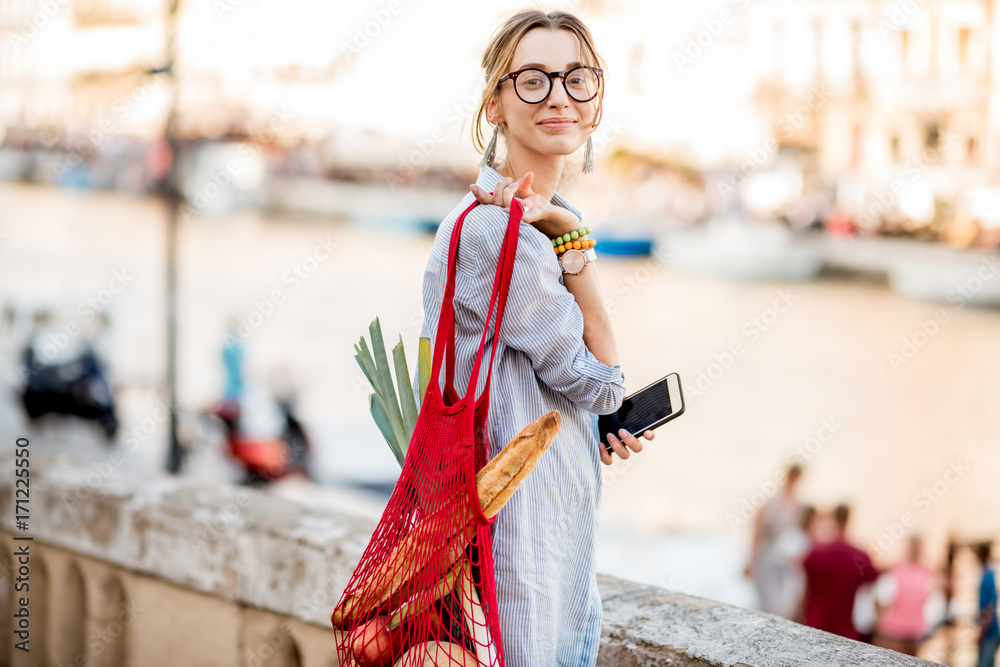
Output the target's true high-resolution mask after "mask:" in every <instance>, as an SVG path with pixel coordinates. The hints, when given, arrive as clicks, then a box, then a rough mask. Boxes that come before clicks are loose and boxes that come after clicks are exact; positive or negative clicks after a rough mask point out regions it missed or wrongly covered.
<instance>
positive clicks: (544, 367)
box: [456, 205, 625, 414]
mask: <svg viewBox="0 0 1000 667" xmlns="http://www.w3.org/2000/svg"><path fill="white" fill-rule="evenodd" d="M507 219H508V217H507V214H506V213H504V212H503V211H502V210H501V209H499V208H498V207H496V206H489V205H481V206H477V207H476V208H475V209H473V210H472V211H470V213H469V215H468V216H467V217H466V224H467V225H469V231H470V232H472V233H469V234H468V236H466V233H465V232H463V234H462V243H463V246H462V247H465V248H466V250H468V251H471V252H472V253H473V255H474V257H475V261H474V272H475V275H476V280H475V281H468V282H467V283H466V284H467V285H470V284H474V285H478V289H475V290H471V289H470V290H469V291H468V292H467V293H465V294H458V293H457V294H456V298H457V299H459V300H466V301H467V302H468V303H470V305H472V306H473V308H474V309H475V310H476V311H478V312H479V313H485V312H486V309H487V308H488V306H489V298H490V292H491V289H490V287H491V286H492V284H493V277H494V275H495V272H496V267H497V262H498V261H499V257H500V247H501V245H502V242H503V237H504V231H505V229H506V226H507ZM470 223H471V224H470ZM466 241H469V242H470V243H469V245H468V246H465V243H466ZM464 254H465V253H464V252H461V251H460V253H459V255H460V261H459V268H462V263H463V262H462V261H461V259H462V258H461V255H464ZM466 257H469V255H466ZM466 266H467V267H468V268H470V269H472V268H473V267H472V262H467V263H466ZM459 282H460V283H461V281H459ZM499 337H500V339H501V340H502V341H503V342H504V344H505V345H507V346H508V347H511V348H513V349H516V350H519V351H521V352H523V353H524V354H525V355H527V356H528V358H529V359H530V360H531V365H532V368H533V369H534V371H535V373H536V374H537V375H538V377H539V379H541V380H542V382H544V383H545V384H546V385H548V386H549V387H550V388H552V389H553V390H555V391H558V392H560V393H562V394H563V395H565V396H566V397H567V398H568V399H569V400H570V401H572V402H573V403H574V404H576V405H578V406H579V407H580V408H582V409H584V410H587V411H588V412H593V413H596V414H608V413H611V412H614V411H615V410H617V409H618V408H619V407H621V403H622V398H623V397H624V394H625V375H624V373H623V372H622V368H621V366H620V365H618V364H616V365H614V366H608V365H607V364H605V363H604V362H602V361H601V360H599V359H598V358H597V357H595V356H594V355H593V353H592V352H591V351H590V350H589V349H588V348H587V345H586V344H585V343H584V341H583V313H582V312H581V311H580V307H579V306H578V305H577V303H576V298H575V297H574V296H573V295H572V294H571V293H570V292H569V291H568V290H567V289H566V287H565V285H563V283H562V269H561V268H560V266H559V261H558V259H557V258H556V255H555V253H554V252H553V251H552V242H551V241H550V240H549V239H548V238H547V237H546V236H545V235H544V234H542V233H541V232H539V231H538V230H536V229H535V228H534V227H532V226H531V225H529V224H527V223H522V224H521V228H520V230H519V234H518V246H517V256H516V259H515V261H514V273H513V276H512V278H511V283H510V291H509V292H508V295H507V305H506V310H505V311H504V320H503V325H502V326H501V328H500V332H499Z"/></svg>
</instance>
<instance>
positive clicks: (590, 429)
mask: <svg viewBox="0 0 1000 667" xmlns="http://www.w3.org/2000/svg"><path fill="white" fill-rule="evenodd" d="M600 64H601V60H600V58H599V56H598V55H597V52H596V50H595V48H594V44H593V39H592V37H591V35H590V31H589V30H588V29H587V28H586V26H584V25H583V24H582V23H581V22H580V20H579V19H577V18H576V17H575V16H573V15H572V14H568V13H565V12H551V13H548V14H546V13H544V12H542V11H539V10H534V9H532V10H524V11H521V12H518V13H517V14H516V15H514V16H512V17H511V18H510V19H509V20H507V21H506V22H505V23H504V24H503V25H502V26H501V27H500V28H499V29H498V30H497V31H496V32H495V33H494V35H493V37H492V38H491V40H490V43H489V46H488V47H487V50H486V53H485V55H484V56H483V61H482V65H483V68H484V69H485V79H486V88H485V89H484V93H483V98H482V100H481V102H480V105H479V108H478V110H477V113H476V117H475V123H474V126H473V137H474V140H475V142H476V145H477V147H482V144H483V142H482V133H481V130H480V129H479V127H480V123H481V122H482V120H483V119H484V118H485V120H487V121H488V122H489V123H490V124H491V125H492V126H493V128H494V135H493V140H492V141H491V142H490V145H489V146H487V147H486V151H485V153H486V154H485V156H484V161H483V162H484V163H483V166H482V169H481V170H480V172H479V177H478V179H477V182H476V184H475V185H473V186H471V189H472V192H471V193H470V194H467V195H466V196H465V198H463V199H462V201H461V202H459V203H458V205H457V206H456V207H455V208H454V209H453V210H452V211H451V213H450V214H449V215H448V216H447V218H445V220H444V221H443V223H442V225H441V227H440V228H439V230H438V234H437V237H436V239H435V242H434V248H433V250H432V252H431V257H430V260H429V261H428V264H427V269H426V271H425V274H424V291H423V295H424V299H423V300H424V312H425V320H424V329H423V334H422V335H424V336H430V337H432V336H433V332H435V331H436V330H437V324H438V318H439V315H440V308H441V300H442V296H443V293H444V286H445V283H446V279H447V263H448V244H449V240H450V238H451V230H452V227H453V226H454V223H455V220H456V218H457V217H458V216H459V215H460V214H461V212H462V211H463V210H465V209H466V208H467V207H468V206H469V204H471V203H472V201H473V198H474V197H478V198H479V200H480V201H481V202H483V204H481V205H479V206H477V207H475V208H474V209H473V210H472V211H471V212H470V213H469V214H468V215H467V216H466V218H465V223H464V227H463V229H462V239H461V243H460V245H459V253H458V260H457V262H458V265H457V271H458V278H457V285H456V293H455V304H456V307H455V316H456V332H455V335H456V356H457V359H458V361H459V363H458V365H457V369H456V381H455V386H459V387H461V386H465V384H463V383H468V379H469V374H470V373H471V360H472V358H473V355H474V354H475V351H476V348H477V346H478V343H479V338H480V336H481V335H482V330H483V327H484V325H485V314H486V312H487V308H488V305H489V300H490V292H491V288H492V284H493V278H494V274H495V271H496V266H497V261H498V259H499V254H500V246H501V242H502V240H503V236H504V231H505V229H506V227H507V223H508V220H509V212H510V205H511V201H512V198H513V197H517V198H518V199H520V200H521V202H522V204H523V206H524V217H523V220H522V223H521V227H520V231H519V236H518V248H517V256H516V260H515V264H514V271H513V277H512V280H511V285H510V293H509V296H508V300H507V305H506V310H505V313H504V321H503V326H502V327H501V330H500V331H499V333H496V332H492V333H493V334H494V335H492V336H491V341H490V342H489V343H488V344H487V349H486V351H485V354H486V355H487V356H486V357H485V358H486V359H489V356H488V355H489V354H490V350H491V346H492V345H496V346H497V353H496V367H495V374H494V379H493V383H492V389H491V398H490V424H489V441H490V449H491V452H490V456H495V455H496V454H497V453H498V451H499V450H500V449H501V448H502V447H503V446H504V444H506V443H507V442H508V441H510V440H511V438H513V437H514V436H515V435H516V434H517V433H518V432H519V431H520V430H521V429H522V428H523V427H524V426H526V425H527V424H529V423H530V422H532V421H534V420H535V419H536V418H537V417H539V416H540V415H542V414H543V413H545V412H547V411H549V410H558V411H559V412H560V414H561V415H562V427H561V429H560V431H559V435H558V436H557V437H556V439H555V442H554V443H553V444H552V446H551V447H550V449H549V450H548V451H547V452H546V453H545V455H544V456H543V457H542V458H541V460H540V462H539V463H538V465H537V466H536V467H535V469H534V471H533V472H532V473H531V475H529V476H528V478H527V480H526V482H525V483H524V484H523V485H522V486H521V487H520V489H519V490H518V492H517V493H516V494H514V497H513V498H512V499H511V500H510V502H509V503H508V504H507V505H506V506H505V507H504V510H503V511H502V512H500V513H499V514H498V515H497V517H496V520H495V522H494V524H493V536H494V537H493V540H494V541H493V551H494V560H495V566H496V581H497V595H498V603H499V615H500V627H501V638H502V643H503V648H504V655H505V660H506V664H507V665H509V666H510V667H520V666H526V665H556V664H558V665H593V664H594V663H595V661H596V658H597V646H598V640H599V638H600V625H601V600H600V596H599V593H598V590H597V582H596V579H595V572H594V546H595V544H594V542H595V535H596V533H597V517H598V507H599V505H600V498H601V484H600V481H601V478H600V465H599V463H600V462H602V461H603V462H604V463H605V464H611V462H612V457H611V455H610V454H608V453H607V452H606V451H605V448H604V447H603V445H602V444H601V443H600V436H599V435H598V433H597V415H599V414H607V413H611V412H613V411H615V410H617V409H618V408H619V407H620V405H621V402H622V397H623V395H624V393H625V376H624V374H623V372H622V368H621V366H620V365H619V358H618V348H617V346H616V344H615V339H614V334H613V332H612V330H611V318H610V317H609V316H608V314H607V312H606V310H605V309H604V306H603V302H602V299H601V295H600V291H599V289H598V280H597V274H596V267H595V265H594V264H593V263H587V264H584V261H582V260H583V258H582V257H576V258H575V259H576V260H577V262H578V264H577V265H569V269H570V270H572V271H574V272H575V273H573V274H564V273H563V269H564V268H566V267H564V266H563V265H564V264H566V262H565V261H563V262H561V261H560V259H559V257H557V254H556V252H554V251H553V247H554V245H555V244H554V242H553V240H552V239H553V238H554V237H556V236H557V235H563V234H568V233H572V232H579V230H581V229H582V228H584V226H583V224H582V222H581V216H580V213H579V211H577V210H576V209H575V208H573V207H572V206H571V205H570V204H569V202H567V201H566V200H565V199H563V197H562V196H561V195H559V194H558V193H557V192H556V188H557V187H558V185H559V182H560V179H561V176H562V174H563V169H564V166H565V164H566V157H567V156H568V155H570V154H572V153H574V152H575V151H576V150H578V149H579V148H580V147H581V146H582V145H583V144H584V142H585V141H586V142H588V157H589V155H590V151H591V150H592V149H591V146H590V144H589V137H590V134H591V132H593V130H594V128H595V127H596V126H597V123H598V122H599V118H600V104H601V92H602V91H603V86H602V85H601V83H600V77H601V76H602V75H603V73H602V72H601V71H600V70H599V69H597V68H599V67H600ZM529 66H531V67H537V68H539V69H538V70H533V69H529ZM549 73H552V74H554V75H555V76H550V74H549ZM571 93H572V96H571ZM498 136H502V137H503V142H502V143H503V145H504V147H505V148H506V155H505V159H504V160H503V162H502V163H501V164H493V160H494V157H495V154H496V146H497V143H498ZM589 162H590V160H589V159H588V163H589ZM490 192H493V194H492V195H490V194H488V193H490ZM565 254H566V253H564V255H565ZM574 254H577V255H582V253H574ZM580 264H584V265H583V266H582V268H581V267H580V266H579V265H580ZM486 365H487V364H483V367H482V369H481V374H480V377H479V380H478V382H479V384H478V387H477V392H481V391H482V390H483V387H484V385H485V379H486V371H487V368H486ZM644 435H645V437H646V439H647V440H651V439H652V438H653V434H652V432H650V431H647V432H646V433H645V434H644ZM609 442H610V444H611V446H612V448H613V451H614V452H615V453H616V454H617V455H618V456H620V457H621V458H628V457H629V451H628V450H629V449H631V450H632V451H633V452H638V451H640V450H641V449H642V444H641V443H639V441H638V440H636V439H635V438H634V437H633V436H632V435H631V434H629V433H627V432H626V431H624V430H622V431H621V432H620V433H619V434H618V436H617V437H615V436H614V435H611V436H610V437H609Z"/></svg>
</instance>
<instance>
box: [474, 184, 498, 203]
mask: <svg viewBox="0 0 1000 667" xmlns="http://www.w3.org/2000/svg"><path fill="white" fill-rule="evenodd" d="M469 189H470V190H472V194H474V195H476V199H478V200H479V203H480V204H492V203H493V195H492V194H490V193H489V192H486V191H484V190H483V189H482V188H481V187H479V186H478V185H476V184H475V183H473V184H472V185H470V186H469Z"/></svg>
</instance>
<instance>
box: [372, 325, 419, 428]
mask: <svg viewBox="0 0 1000 667" xmlns="http://www.w3.org/2000/svg"><path fill="white" fill-rule="evenodd" d="M368 333H369V335H370V336H371V339H372V348H373V349H372V351H373V352H374V356H375V367H376V370H377V371H378V373H377V376H376V377H378V381H379V388H380V389H381V390H382V393H381V398H382V407H383V409H384V410H385V414H386V416H387V417H388V418H389V424H391V425H392V432H393V434H394V435H395V436H396V442H397V443H402V442H406V443H407V444H409V440H408V439H407V438H406V430H405V429H404V428H403V415H402V413H401V412H400V410H399V399H397V398H396V390H395V388H394V387H393V384H392V373H391V372H390V370H389V358H388V357H387V356H386V353H385V343H384V342H383V341H382V325H381V324H380V323H379V321H378V318H377V317H376V318H375V321H374V322H372V323H371V325H370V326H369V327H368Z"/></svg>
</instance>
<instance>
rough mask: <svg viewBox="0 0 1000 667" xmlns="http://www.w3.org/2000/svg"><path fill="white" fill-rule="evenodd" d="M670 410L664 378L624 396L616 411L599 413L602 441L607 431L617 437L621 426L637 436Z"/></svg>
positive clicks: (670, 411) (668, 395) (669, 412)
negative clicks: (606, 413) (607, 413)
mask: <svg viewBox="0 0 1000 667" xmlns="http://www.w3.org/2000/svg"><path fill="white" fill-rule="evenodd" d="M672 412H673V407H672V406H671V404H670V392H669V390H668V388H667V380H666V378H664V379H663V380H660V381H659V382H657V383H656V384H654V385H652V386H650V387H647V388H646V389H644V390H642V391H640V392H638V393H636V394H634V395H632V396H628V397H626V398H625V400H623V401H622V406H621V408H620V409H619V410H618V412H616V413H613V414H610V415H601V416H600V418H599V419H598V429H599V431H600V436H601V440H602V441H604V440H605V438H607V436H608V433H614V434H615V436H616V437H617V436H618V429H621V428H623V429H625V430H626V431H628V432H629V433H631V434H632V435H634V436H636V437H638V436H640V435H642V433H643V431H645V430H646V429H648V428H650V427H651V426H653V424H655V423H657V422H658V421H660V420H661V419H663V418H664V417H667V416H669V415H670V414H671V413H672Z"/></svg>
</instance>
